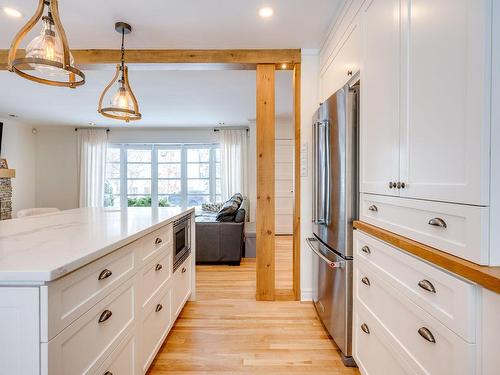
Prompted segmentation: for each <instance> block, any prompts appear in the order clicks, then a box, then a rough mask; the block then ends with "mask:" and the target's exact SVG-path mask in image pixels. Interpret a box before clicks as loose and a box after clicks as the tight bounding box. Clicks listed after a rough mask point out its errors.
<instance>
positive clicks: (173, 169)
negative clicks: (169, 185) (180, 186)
mask: <svg viewBox="0 0 500 375" xmlns="http://www.w3.org/2000/svg"><path fill="white" fill-rule="evenodd" d="M158 177H159V178H181V165H180V164H158Z"/></svg>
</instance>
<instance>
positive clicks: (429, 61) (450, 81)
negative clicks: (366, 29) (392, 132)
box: [371, 0, 492, 205]
mask: <svg viewBox="0 0 500 375" xmlns="http://www.w3.org/2000/svg"><path fill="white" fill-rule="evenodd" d="M491 6H492V5H491V0H439V1H435V0H409V1H408V2H407V7H408V8H407V9H404V11H403V12H402V14H403V18H402V35H403V39H402V47H403V51H405V53H404V54H403V55H402V65H403V69H402V72H403V75H402V77H403V81H402V86H401V87H402V93H401V99H402V100H401V103H402V106H401V110H402V114H403V116H402V117H401V118H402V121H401V155H400V162H401V181H402V182H405V188H404V189H401V196H405V197H411V198H419V199H428V200H437V201H445V202H454V203H464V204H474V205H487V204H488V201H489V200H488V195H489V183H488V181H489V151H490V149H489V127H490V125H489V124H490V118H489V112H490V111H489V96H490V89H489V83H490V81H491V77H490V71H491V67H489V64H490V61H491V47H490V44H491ZM405 72H407V73H406V74H405ZM387 119H388V120H389V117H387ZM372 154H373V153H371V155H372ZM377 162H378V161H377Z"/></svg>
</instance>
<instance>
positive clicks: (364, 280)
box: [361, 277, 370, 286]
mask: <svg viewBox="0 0 500 375" xmlns="http://www.w3.org/2000/svg"><path fill="white" fill-rule="evenodd" d="M361 282H362V283H363V284H365V285H367V286H370V280H369V279H368V277H363V278H362V279H361Z"/></svg>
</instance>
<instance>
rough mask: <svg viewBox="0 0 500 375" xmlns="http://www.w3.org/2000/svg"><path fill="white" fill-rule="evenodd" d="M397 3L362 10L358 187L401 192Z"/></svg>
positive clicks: (381, 0)
mask: <svg viewBox="0 0 500 375" xmlns="http://www.w3.org/2000/svg"><path fill="white" fill-rule="evenodd" d="M399 14H400V2H399V0H373V1H368V2H367V3H366V4H365V6H364V7H363V9H362V14H361V27H362V66H361V129H360V160H361V163H360V191H361V192H370V193H375V194H387V195H399V191H398V190H397V189H395V188H390V185H389V184H390V183H392V182H397V181H399V152H400V151H399V150H400V146H399V143H400V140H399V107H400V106H399V88H400V75H399V72H400V65H401V64H400V60H401V59H400V55H401V54H400V51H401V49H400V31H399V30H400V15H399Z"/></svg>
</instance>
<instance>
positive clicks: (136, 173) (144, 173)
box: [105, 144, 221, 207]
mask: <svg viewBox="0 0 500 375" xmlns="http://www.w3.org/2000/svg"><path fill="white" fill-rule="evenodd" d="M220 200H221V180H220V149H219V146H218V145H161V144H159V145H129V144H127V145H110V146H108V153H107V160H106V188H105V206H106V207H127V206H128V207H151V206H153V207H158V206H159V207H171V206H184V205H187V206H199V205H201V204H202V203H208V202H211V201H220Z"/></svg>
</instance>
